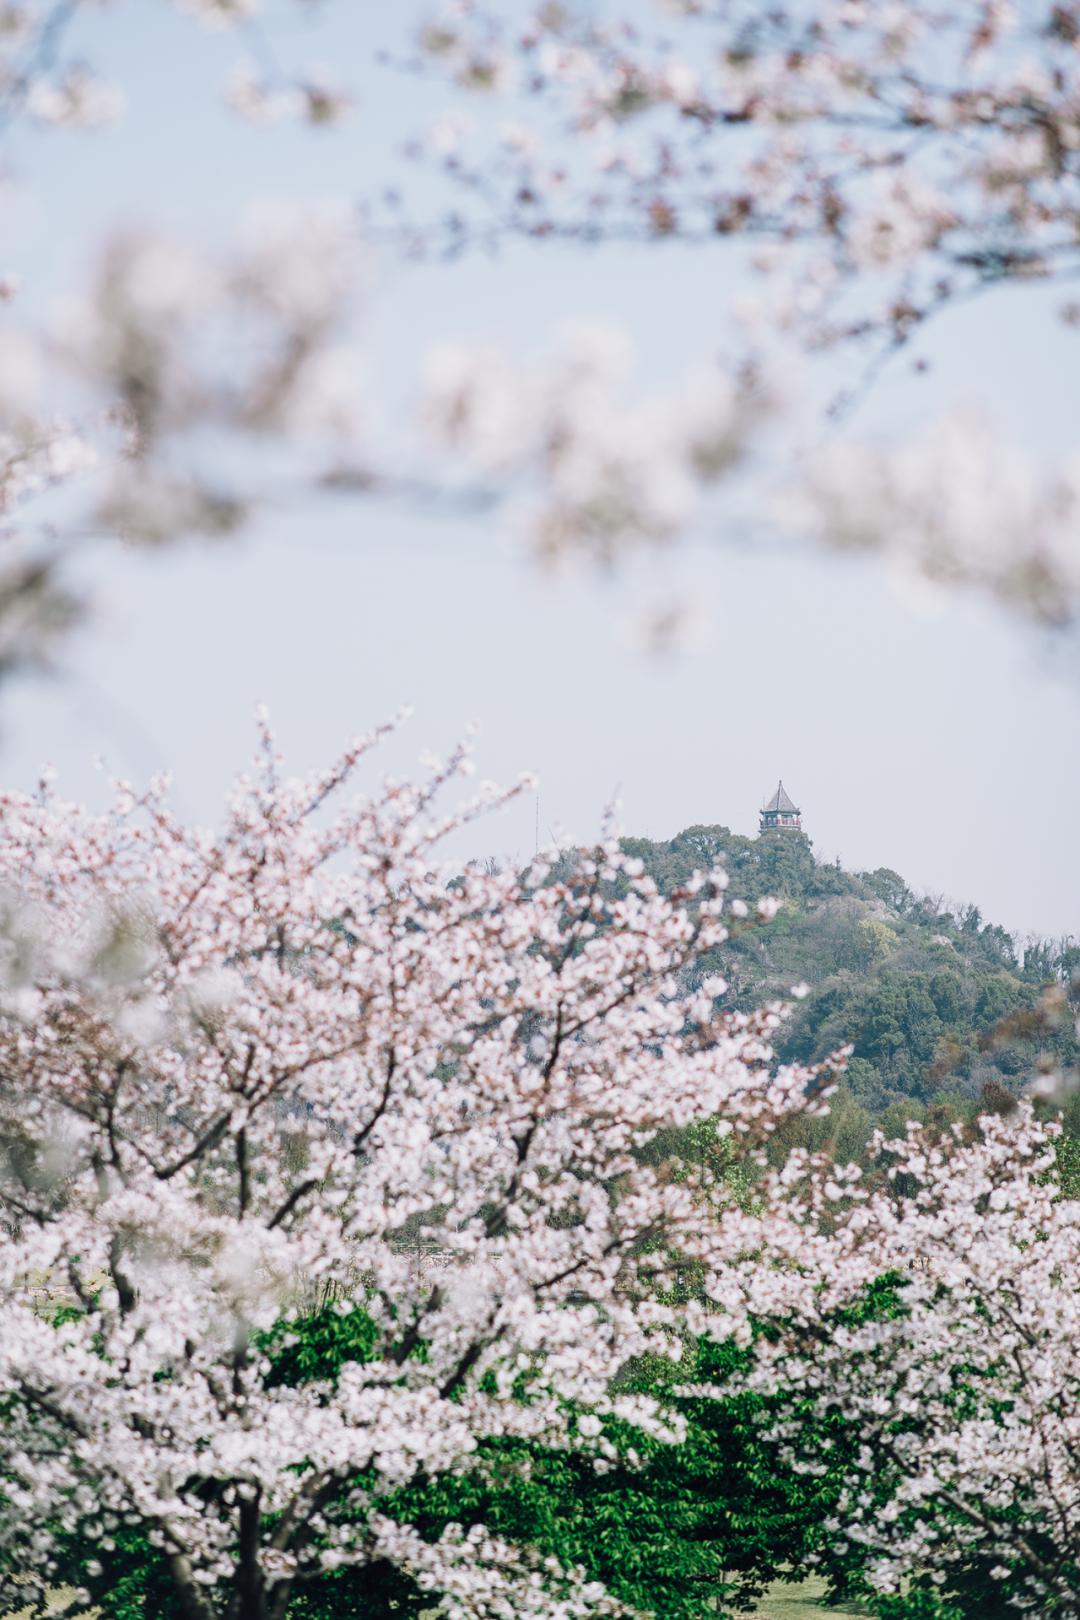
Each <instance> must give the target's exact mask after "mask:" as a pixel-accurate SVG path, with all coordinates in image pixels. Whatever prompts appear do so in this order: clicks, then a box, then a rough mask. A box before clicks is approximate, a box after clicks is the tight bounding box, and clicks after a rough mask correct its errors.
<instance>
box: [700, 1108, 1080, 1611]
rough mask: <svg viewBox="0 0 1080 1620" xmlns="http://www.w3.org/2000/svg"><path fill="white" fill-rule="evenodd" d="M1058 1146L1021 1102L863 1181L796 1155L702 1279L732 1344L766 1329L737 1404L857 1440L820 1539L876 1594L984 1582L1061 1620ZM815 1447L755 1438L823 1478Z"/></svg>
mask: <svg viewBox="0 0 1080 1620" xmlns="http://www.w3.org/2000/svg"><path fill="white" fill-rule="evenodd" d="M1055 1131H1056V1127H1055V1126H1053V1125H1040V1124H1039V1123H1038V1121H1037V1120H1036V1118H1035V1116H1034V1113H1033V1109H1032V1105H1031V1104H1030V1103H1021V1104H1018V1105H1017V1106H1016V1108H1015V1110H1014V1111H1013V1112H1012V1113H1011V1114H1009V1115H1008V1116H1005V1117H1002V1116H999V1115H988V1116H986V1117H985V1118H983V1119H982V1120H980V1121H979V1122H978V1125H977V1127H976V1128H975V1129H974V1131H970V1132H965V1131H964V1130H962V1129H961V1128H960V1127H956V1128H955V1129H954V1131H953V1132H952V1134H951V1135H947V1136H946V1137H944V1138H940V1137H935V1135H934V1133H933V1132H932V1131H931V1130H929V1129H927V1128H916V1127H915V1126H911V1127H909V1131H908V1135H907V1136H906V1137H905V1138H902V1139H900V1140H899V1141H892V1142H885V1141H883V1140H881V1138H880V1137H879V1138H878V1140H877V1141H876V1142H875V1143H874V1144H873V1149H872V1153H873V1156H874V1157H875V1158H876V1159H877V1161H878V1168H877V1169H874V1170H871V1171H860V1169H859V1168H858V1167H856V1166H849V1167H847V1168H845V1169H838V1168H837V1167H836V1166H835V1165H826V1164H824V1163H815V1162H813V1161H811V1160H808V1159H807V1158H806V1157H805V1156H804V1155H795V1156H793V1157H792V1158H791V1159H790V1160H789V1161H788V1163H787V1164H786V1165H785V1167H784V1168H783V1170H781V1171H779V1172H776V1173H775V1174H774V1175H773V1176H772V1177H771V1180H770V1184H769V1185H768V1186H767V1187H765V1188H763V1189H762V1202H761V1208H760V1211H759V1212H757V1213H747V1214H746V1215H745V1216H743V1217H741V1218H742V1219H743V1220H744V1223H745V1224H744V1231H743V1243H744V1254H745V1256H746V1257H747V1258H746V1259H745V1260H744V1263H743V1264H742V1266H741V1267H739V1266H732V1265H730V1264H727V1265H724V1266H722V1267H719V1268H717V1270H716V1271H715V1273H714V1276H713V1280H712V1283H711V1285H710V1292H711V1294H712V1296H713V1300H714V1302H715V1303H717V1304H722V1305H723V1306H724V1307H725V1308H726V1309H727V1310H729V1311H730V1312H731V1313H732V1314H731V1321H732V1322H733V1323H735V1324H745V1322H746V1312H747V1310H748V1309H749V1311H751V1312H752V1313H753V1314H754V1315H755V1316H756V1317H757V1319H758V1320H759V1321H768V1322H771V1323H772V1324H774V1327H775V1332H770V1333H766V1334H764V1335H761V1336H759V1338H758V1339H757V1341H756V1351H757V1354H756V1358H755V1366H754V1371H753V1373H752V1374H751V1377H750V1382H751V1384H752V1386H753V1387H754V1388H756V1389H758V1390H760V1391H777V1390H781V1389H786V1390H793V1391H795V1392H796V1394H797V1395H798V1396H799V1397H800V1399H804V1400H805V1402H806V1403H808V1406H807V1407H806V1410H809V1411H811V1412H813V1413H816V1414H817V1416H819V1417H821V1418H825V1419H827V1418H828V1416H829V1415H830V1414H842V1415H843V1417H844V1419H845V1420H846V1421H847V1422H848V1423H849V1424H850V1425H853V1426H854V1427H855V1428H856V1429H857V1431H858V1433H859V1437H860V1442H861V1443H860V1445H859V1447H858V1451H857V1455H856V1457H855V1460H854V1463H853V1465H852V1466H851V1468H850V1472H849V1475H848V1477H847V1479H846V1480H845V1482H844V1489H843V1492H842V1495H841V1498H840V1501H839V1504H838V1508H837V1511H836V1513H835V1516H834V1519H833V1521H832V1522H831V1524H830V1525H829V1529H830V1530H831V1532H832V1534H833V1536H834V1537H835V1541H836V1545H837V1547H838V1548H840V1549H842V1548H843V1546H844V1544H845V1543H855V1544H858V1545H860V1546H862V1547H863V1548H865V1549H866V1550H867V1552H868V1553H869V1555H870V1557H869V1572H870V1576H871V1579H872V1580H873V1582H874V1584H875V1585H877V1586H878V1587H879V1588H880V1589H882V1590H886V1591H896V1590H898V1589H899V1588H900V1586H901V1585H902V1584H903V1583H904V1582H905V1580H908V1579H911V1578H914V1577H917V1578H919V1579H921V1580H925V1579H926V1578H927V1576H928V1575H929V1577H930V1579H931V1581H932V1582H933V1583H938V1584H945V1583H946V1582H947V1581H948V1579H949V1575H950V1571H951V1570H952V1569H954V1568H956V1567H957V1566H959V1567H961V1568H962V1567H965V1566H966V1567H971V1566H972V1565H980V1564H981V1566H982V1567H984V1568H989V1570H990V1574H991V1577H992V1579H993V1580H994V1581H995V1582H997V1583H1000V1590H1001V1594H1002V1599H1003V1600H1004V1601H1006V1602H1008V1603H1012V1604H1015V1605H1016V1606H1017V1607H1018V1608H1019V1609H1021V1610H1026V1611H1028V1612H1030V1613H1038V1614H1040V1615H1043V1614H1045V1615H1050V1614H1053V1615H1061V1616H1076V1615H1078V1614H1080V1565H1078V1564H1077V1561H1076V1548H1077V1546H1078V1545H1080V1462H1078V1458H1080V1260H1078V1256H1080V1241H1078V1240H1080V1202H1077V1201H1076V1200H1075V1199H1072V1198H1066V1197H1062V1196H1060V1192H1059V1188H1058V1184H1057V1180H1056V1177H1055V1176H1054V1174H1053V1170H1054V1162H1055V1157H1054V1151H1053V1144H1054V1139H1055ZM729 1236H730V1234H729ZM883 1284H885V1285H887V1287H888V1292H889V1294H890V1295H891V1298H890V1299H889V1301H888V1303H885V1300H884V1297H883V1296H882V1295H881V1292H880V1291H881V1288H882V1285H883ZM875 1287H876V1288H877V1289H878V1291H879V1303H878V1306H877V1308H874V1307H873V1306H872V1300H873V1297H874V1290H875ZM720 1323H721V1326H722V1325H723V1318H721V1319H720ZM715 1325H716V1324H715V1322H714V1327H715ZM742 1331H743V1333H744V1334H745V1326H743V1328H742ZM804 1416H805V1412H804ZM812 1427H813V1432H814V1434H815V1436H816V1440H817V1443H818V1447H819V1450H818V1453H817V1455H813V1456H811V1455H808V1453H807V1450H806V1447H805V1444H804V1443H803V1442H804V1440H805V1436H806V1434H807V1433H808V1432H811V1431H810V1428H808V1427H807V1426H806V1425H805V1423H803V1424H802V1425H801V1426H800V1423H796V1422H792V1421H789V1422H786V1423H785V1424H783V1425H781V1427H780V1428H779V1430H778V1431H777V1432H776V1434H775V1435H774V1438H775V1439H776V1441H777V1444H778V1447H779V1448H780V1450H781V1452H782V1453H783V1454H784V1455H785V1457H786V1458H787V1460H788V1461H789V1462H791V1463H793V1464H794V1465H795V1466H796V1467H802V1468H804V1469H809V1470H811V1471H815V1470H816V1471H822V1470H823V1469H824V1468H825V1467H826V1466H828V1465H829V1463H830V1458H829V1457H828V1456H826V1455H824V1454H823V1453H822V1451H821V1450H820V1447H821V1446H825V1447H826V1449H828V1448H829V1447H830V1445H831V1444H832V1443H831V1442H830V1441H829V1440H828V1439H827V1438H826V1439H824V1440H823V1439H822V1435H823V1434H826V1435H827V1432H828V1431H827V1428H826V1429H824V1430H823V1429H822V1428H821V1426H820V1425H818V1426H812Z"/></svg>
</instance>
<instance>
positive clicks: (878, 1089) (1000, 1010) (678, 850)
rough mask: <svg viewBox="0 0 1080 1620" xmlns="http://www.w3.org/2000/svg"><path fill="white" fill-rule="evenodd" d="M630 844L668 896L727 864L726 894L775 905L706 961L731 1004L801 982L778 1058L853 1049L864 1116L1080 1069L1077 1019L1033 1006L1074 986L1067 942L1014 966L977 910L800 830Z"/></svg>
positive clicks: (1011, 946) (852, 1081)
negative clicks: (1047, 1071) (769, 918)
mask: <svg viewBox="0 0 1080 1620" xmlns="http://www.w3.org/2000/svg"><path fill="white" fill-rule="evenodd" d="M625 847H626V848H627V849H628V850H629V851H630V852H632V853H633V854H634V855H636V856H638V858H639V859H640V860H642V861H643V862H644V864H645V867H646V869H647V871H648V872H649V873H650V874H651V875H652V877H653V878H654V879H655V880H656V882H657V883H658V885H659V886H660V888H661V889H662V890H664V891H665V892H670V891H671V890H672V889H673V888H675V887H677V886H678V885H679V884H680V883H683V882H685V881H686V880H687V879H688V878H689V877H690V875H691V874H692V872H693V871H694V870H695V869H698V870H700V869H702V868H704V867H706V866H710V865H713V864H715V863H716V862H720V863H722V864H723V865H724V866H725V867H726V869H727V872H728V875H729V877H730V879H731V889H730V892H731V894H732V895H733V896H738V897H739V898H741V899H745V900H747V901H748V902H749V903H750V904H751V906H752V905H753V902H754V901H756V900H757V899H758V898H760V896H762V895H764V894H775V895H776V896H777V897H778V898H780V899H781V900H782V901H783V907H782V909H781V911H780V913H779V915H778V916H777V917H776V918H775V920H774V921H773V922H772V923H770V924H769V925H768V926H767V927H764V928H762V927H757V926H752V927H751V926H743V927H742V928H739V927H736V928H735V929H733V938H732V939H731V941H730V942H729V943H728V944H727V945H725V947H724V948H723V950H722V951H719V952H717V953H715V959H714V960H713V959H710V960H709V961H707V962H706V963H704V964H703V967H702V971H703V972H714V971H715V972H720V973H722V974H723V976H724V977H725V978H726V979H727V981H728V985H729V989H728V993H727V997H726V1003H727V1005H729V1006H730V1007H732V1008H734V1009H737V1010H740V1011H748V1010H749V1009H751V1008H753V1007H756V1006H760V1005H761V1003H762V1002H763V1001H765V1000H769V999H771V998H774V997H787V996H788V995H789V993H790V991H791V988H792V987H793V986H794V985H796V984H799V983H804V984H806V985H808V986H809V988H810V993H809V995H808V996H807V997H806V999H805V1000H804V1001H802V1002H801V1003H800V1004H799V1005H798V1006H797V1008H796V1009H795V1012H794V1014H793V1016H792V1017H791V1019H790V1020H789V1022H788V1023H787V1025H786V1026H785V1028H784V1029H783V1030H782V1031H781V1032H780V1035H779V1038H778V1041H777V1050H778V1053H779V1055H780V1057H781V1058H782V1059H784V1060H785V1061H801V1062H817V1061H819V1060H820V1059H822V1058H824V1057H826V1056H827V1055H828V1054H829V1053H830V1052H831V1051H834V1050H835V1049H836V1048H837V1047H839V1046H844V1045H851V1046H852V1047H853V1049H854V1050H853V1056H852V1060H851V1063H850V1065H849V1069H848V1076H847V1084H848V1088H849V1090H850V1092H851V1095H852V1097H853V1098H854V1099H855V1100H856V1101H857V1102H858V1103H859V1104H861V1105H862V1107H863V1108H864V1109H865V1110H866V1111H867V1114H868V1116H870V1117H871V1118H873V1117H875V1116H878V1115H880V1114H881V1113H882V1112H883V1111H884V1110H886V1109H888V1108H889V1106H890V1104H892V1103H899V1102H902V1101H904V1100H905V1099H911V1100H912V1101H915V1102H918V1103H921V1104H922V1105H924V1106H925V1105H928V1104H929V1103H930V1102H931V1100H932V1099H933V1098H934V1097H935V1096H936V1095H937V1094H938V1093H940V1092H941V1091H943V1090H946V1091H948V1092H949V1093H950V1094H952V1095H954V1096H955V1097H956V1098H958V1099H961V1098H970V1099H974V1098H977V1097H978V1096H979V1095H980V1093H981V1092H982V1091H983V1088H984V1087H985V1086H987V1085H988V1084H992V1085H999V1086H1002V1087H1004V1088H1005V1089H1007V1090H1008V1089H1011V1090H1013V1091H1015V1090H1016V1089H1017V1087H1018V1086H1019V1085H1020V1084H1022V1083H1023V1081H1024V1080H1025V1079H1026V1078H1027V1076H1028V1075H1030V1074H1031V1073H1032V1072H1034V1070H1035V1069H1036V1067H1037V1066H1038V1064H1039V1063H1040V1061H1046V1062H1049V1063H1054V1064H1059V1065H1071V1064H1075V1063H1076V1060H1077V1044H1076V1039H1075V1033H1074V1028H1073V1022H1074V1021H1073V1020H1071V1019H1069V1018H1065V1019H1061V1020H1059V1021H1058V1023H1057V1025H1056V1026H1055V1025H1053V1024H1052V1023H1051V1022H1050V1021H1045V1020H1040V1018H1039V1017H1038V1015H1037V1006H1038V1002H1039V997H1040V994H1041V992H1042V990H1043V987H1044V986H1045V985H1046V984H1047V983H1051V982H1052V983H1054V984H1057V985H1059V986H1068V984H1069V982H1070V979H1071V977H1072V974H1073V972H1074V971H1075V968H1076V967H1077V966H1080V947H1077V946H1075V945H1072V944H1071V943H1069V942H1068V941H1065V942H1058V943H1057V944H1051V943H1050V942H1047V941H1044V942H1041V943H1037V944H1034V945H1031V946H1029V947H1028V948H1027V949H1026V950H1025V951H1024V953H1023V960H1022V962H1021V961H1020V959H1019V955H1018V952H1017V948H1016V945H1015V942H1014V940H1013V939H1012V938H1011V936H1010V935H1009V934H1008V933H1007V932H1006V931H1005V930H1004V929H1003V928H1000V927H998V926H996V925H993V924H989V923H987V922H985V921H984V920H983V918H982V916H981V914H980V912H979V911H978V908H977V907H974V906H968V907H964V908H961V910H960V912H959V914H958V915H954V914H953V913H952V912H950V911H948V910H946V909H945V908H944V906H943V905H942V903H941V902H940V901H935V900H932V899H928V898H919V897H917V896H916V895H915V894H914V893H913V892H912V890H911V889H909V888H908V886H907V884H906V883H905V882H904V880H903V879H902V878H901V877H900V875H899V874H898V873H896V872H893V871H891V870H890V869H889V868H887V867H880V868H878V870H877V871H875V872H867V873H852V872H845V871H843V870H841V869H840V868H839V867H837V866H835V865H829V864H826V863H823V862H819V861H817V860H816V859H815V857H814V854H813V849H812V846H811V844H810V841H809V839H807V838H806V837H805V836H804V835H803V834H802V833H800V832H794V831H791V832H780V833H776V832H773V833H766V834H764V835H763V836H762V837H760V838H744V837H741V836H739V835H738V834H735V833H732V832H730V831H729V830H728V829H727V828H726V827H702V826H698V827H689V828H687V830H686V831H685V832H682V833H679V834H678V836H677V837H675V838H672V839H670V840H669V841H668V842H667V843H654V842H652V841H650V840H648V839H643V838H637V839H627V840H625ZM1074 959H1075V960H1074ZM908 1117H910V1114H909V1116H908ZM858 1136H859V1133H858V1132H854V1133H851V1144H852V1145H853V1147H854V1149H855V1151H858V1148H859V1147H860V1146H861V1143H860V1142H859V1141H858ZM845 1151H848V1149H845Z"/></svg>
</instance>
